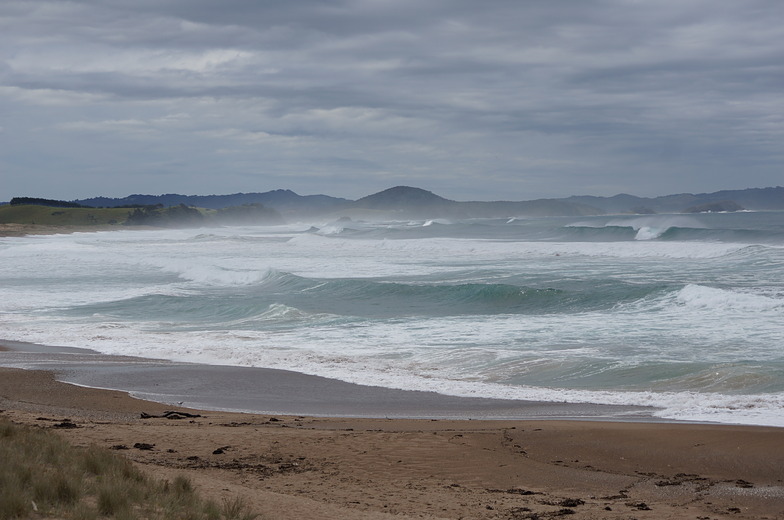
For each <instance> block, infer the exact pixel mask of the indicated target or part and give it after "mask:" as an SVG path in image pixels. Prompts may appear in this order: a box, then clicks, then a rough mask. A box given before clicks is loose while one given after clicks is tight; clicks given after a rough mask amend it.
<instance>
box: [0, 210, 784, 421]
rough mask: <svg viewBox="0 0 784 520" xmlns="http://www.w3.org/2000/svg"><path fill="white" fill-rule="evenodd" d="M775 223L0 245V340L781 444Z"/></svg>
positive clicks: (115, 238) (371, 227)
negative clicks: (603, 408) (565, 409)
mask: <svg viewBox="0 0 784 520" xmlns="http://www.w3.org/2000/svg"><path fill="white" fill-rule="evenodd" d="M782 272H784V213H782V212H740V213H732V214H695V215H649V216H601V217H592V216H588V217H548V218H518V219H514V218H512V219H474V220H411V221H409V220H397V221H384V222H364V221H350V220H340V221H333V222H315V223H314V222H307V223H303V224H289V225H286V226H276V227H225V228H215V229H197V230H193V229H191V230H149V231H148V230H133V231H130V230H126V231H114V232H99V233H89V234H82V233H77V234H71V235H52V236H31V237H22V238H2V239H0V286H2V294H3V298H2V299H0V312H1V314H0V325H1V326H2V330H3V337H4V339H9V340H17V341H27V342H34V343H41V344H48V345H62V346H74V347H87V348H91V349H95V350H97V351H100V352H103V353H108V354H125V355H133V356H141V357H148V358H166V359H173V360H178V361H193V362H200V363H207V364H215V365H239V366H255V367H268V368H282V369H288V370H294V371H299V372H303V373H308V374H316V375H321V376H326V377H330V378H334V379H340V380H344V381H349V382H355V383H362V384H367V385H375V386H386V387H391V388H401V389H417V390H432V391H436V392H440V393H444V394H450V395H459V396H483V397H494V398H508V399H533V400H543V401H553V402H556V401H558V402H560V401H568V402H575V403H608V404H627V405H649V406H655V407H658V408H659V410H658V411H657V412H656V414H657V415H658V416H660V417H662V418H672V419H687V420H699V421H718V422H724V423H745V424H770V425H779V426H784V349H782V345H784V327H782V323H784V278H783V277H782V276H781V273H782Z"/></svg>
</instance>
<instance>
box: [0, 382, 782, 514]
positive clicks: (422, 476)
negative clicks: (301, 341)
mask: <svg viewBox="0 0 784 520" xmlns="http://www.w3.org/2000/svg"><path fill="white" fill-rule="evenodd" d="M0 409H2V410H3V412H2V414H1V415H2V416H5V417H7V418H10V419H11V420H13V421H15V422H19V423H26V424H32V425H35V426H38V427H41V428H51V429H52V430H53V431H57V432H58V433H59V434H60V435H62V436H63V437H65V438H67V439H68V440H70V441H71V442H73V443H74V444H78V445H87V444H96V445H99V446H105V447H107V448H114V449H117V450H118V453H122V454H123V455H125V456H127V457H129V458H130V459H132V460H133V461H135V462H136V463H138V464H139V465H140V466H142V467H143V468H144V469H145V470H146V471H148V472H149V473H151V474H154V475H158V476H161V477H165V478H171V477H172V476H173V475H176V474H178V473H184V474H186V475H188V476H189V477H191V479H192V480H193V481H194V483H195V484H196V485H197V486H198V487H199V489H200V490H201V491H202V493H204V494H205V495H207V496H212V497H214V498H216V499H220V498H222V497H233V496H236V495H240V496H242V497H245V498H246V499H247V500H248V501H249V502H250V503H251V504H252V505H253V507H254V508H255V510H256V511H258V512H260V513H261V514H262V516H261V518H276V519H289V518H292V519H293V518H296V519H301V518H320V519H360V518H363V519H364V518H370V519H375V518H378V519H382V518H388V519H392V518H397V519H405V518H449V519H456V518H466V519H468V518H471V519H474V518H475V519H524V518H531V519H534V518H554V517H558V516H565V517H568V518H575V519H582V518H592V519H600V518H607V519H631V518H636V519H663V518H674V519H690V520H695V519H703V520H704V519H719V518H733V519H741V518H744V519H745V518H770V519H772V518H784V482H782V480H784V429H781V428H764V427H741V426H717V425H696V424H656V423H612V422H589V421H571V422H570V421H467V420H462V421H452V420H403V419H394V420H387V419H334V418H313V417H291V416H276V417H271V416H269V415H263V416H262V415H252V414H236V413H224V412H211V411H209V412H203V411H196V410H181V411H185V412H188V413H191V414H198V415H200V417H185V418H181V419H166V418H161V417H151V418H142V414H143V413H144V414H149V415H153V416H156V415H163V414H164V412H166V411H168V410H170V409H171V407H169V406H167V405H163V404H159V403H153V402H148V401H141V400H137V399H133V398H131V397H129V396H128V395H127V394H125V393H122V392H114V391H107V390H96V389H90V388H84V387H78V386H74V385H69V384H65V383H60V382H57V381H55V379H54V376H53V374H52V373H50V372H45V371H31V370H17V369H9V368H0ZM143 444H147V445H151V449H139V448H138V447H134V446H141V447H144V446H142V445H143ZM126 448H127V449H126Z"/></svg>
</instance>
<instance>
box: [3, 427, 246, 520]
mask: <svg viewBox="0 0 784 520" xmlns="http://www.w3.org/2000/svg"><path fill="white" fill-rule="evenodd" d="M0 460H2V461H3V463H2V464H0V520H11V519H17V518H68V519H83V520H90V519H97V518H107V517H108V518H122V519H136V518H145V519H150V520H153V519H169V518H184V519H191V520H252V519H254V518H256V517H257V515H256V514H254V513H252V512H251V511H249V509H248V508H247V507H246V505H245V504H244V502H243V501H242V500H241V499H239V498H237V499H235V500H230V501H225V502H224V503H223V504H222V505H219V504H218V503H216V502H215V501H212V500H205V499H203V498H202V497H201V496H199V494H198V493H197V492H196V490H195V489H194V487H193V484H192V483H191V481H190V480H189V479H188V478H186V477H183V476H178V477H176V478H175V479H174V480H173V481H171V482H170V481H168V480H157V479H152V478H150V477H148V476H147V475H146V474H145V473H143V472H142V471H141V470H139V469H138V468H137V467H136V466H134V465H133V464H132V463H131V462H130V461H129V460H128V459H126V458H124V457H122V456H120V455H118V454H116V453H113V452H111V451H109V450H107V449H104V448H99V447H96V446H90V447H86V448H82V447H75V446H72V445H70V444H68V443H67V442H66V441H65V440H63V439H62V438H60V437H59V436H57V435H56V434H54V433H52V432H49V431H46V430H43V429H41V428H32V427H27V426H20V425H16V424H13V423H12V422H10V421H8V420H6V419H0Z"/></svg>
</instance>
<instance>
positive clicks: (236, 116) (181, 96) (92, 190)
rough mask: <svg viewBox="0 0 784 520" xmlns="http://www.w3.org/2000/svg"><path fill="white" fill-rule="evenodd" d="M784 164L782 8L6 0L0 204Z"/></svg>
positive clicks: (566, 186)
mask: <svg viewBox="0 0 784 520" xmlns="http://www.w3.org/2000/svg"><path fill="white" fill-rule="evenodd" d="M782 179H784V2H782V1H781V0H770V1H768V0H656V1H653V0H651V1H643V0H483V1H476V0H321V1H315V0H296V1H288V2H287V1H272V0H255V1H252V0H221V1H217V0H130V1H129V0H56V1H40V0H24V1H17V0H2V2H0V200H6V201H7V200H10V198H11V197H15V196H28V197H44V198H56V199H64V200H73V199H79V198H87V197H93V196H110V197H123V196H126V195H130V194H133V193H143V194H153V195H157V194H162V193H182V194H189V195H208V194H229V193H237V192H265V191H270V190H274V189H291V190H294V191H295V192H297V193H299V194H301V195H311V194H318V193H323V194H327V195H332V196H336V197H346V198H350V199H356V198H359V197H362V196H365V195H369V194H372V193H375V192H378V191H381V190H383V189H386V188H389V187H392V186H398V185H408V186H416V187H420V188H424V189H427V190H430V191H433V192H435V193H437V194H438V195H441V196H443V197H447V198H450V199H454V200H530V199H535V198H548V197H564V196H569V195H601V196H611V195H614V194H617V193H630V194H634V195H639V196H656V195H666V194H672V193H684V192H691V193H704V192H713V191H718V190H722V189H742V188H749V187H767V186H776V185H781V184H784V182H782Z"/></svg>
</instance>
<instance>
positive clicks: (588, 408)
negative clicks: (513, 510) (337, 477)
mask: <svg viewBox="0 0 784 520" xmlns="http://www.w3.org/2000/svg"><path fill="white" fill-rule="evenodd" d="M2 345H5V346H6V349H7V350H5V351H4V352H0V366H9V367H23V368H34V369H40V370H47V371H52V372H54V373H55V374H56V377H57V379H58V380H59V381H62V382H65V383H70V384H74V385H78V386H84V387H88V388H95V389H106V390H116V391H122V392H126V393H128V394H129V395H131V396H133V397H136V398H139V399H143V400H147V401H153V402H158V403H164V404H169V405H174V404H177V405H180V406H188V407H191V408H195V409H202V410H214V411H226V412H239V413H272V414H279V415H307V416H313V417H344V418H347V417H356V418H400V419H463V420H467V419H471V420H477V419H493V420H521V419H527V420H531V419H548V420H556V419H561V420H604V421H624V422H626V421H633V422H637V421H641V422H656V423H669V422H676V421H671V420H667V419H661V418H658V417H655V416H654V415H653V411H654V410H655V409H654V408H646V407H639V406H619V405H601V404H582V403H553V402H539V401H514V400H504V399H491V398H481V397H456V396H449V395H445V394H438V393H435V392H423V391H415V390H398V389H392V388H385V387H374V386H365V385H358V384H354V383H347V382H344V381H339V380H336V379H329V378H325V377H321V376H314V375H308V374H303V373H299V372H293V371H287V370H280V369H269V368H252V367H235V366H223V365H202V364H195V363H180V362H174V361H166V360H156V359H146V358H136V357H130V356H113V355H105V354H100V353H98V352H95V351H92V350H89V349H80V348H73V347H51V346H45V345H36V344H32V343H24V342H15V341H3V340H0V346H2Z"/></svg>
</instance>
